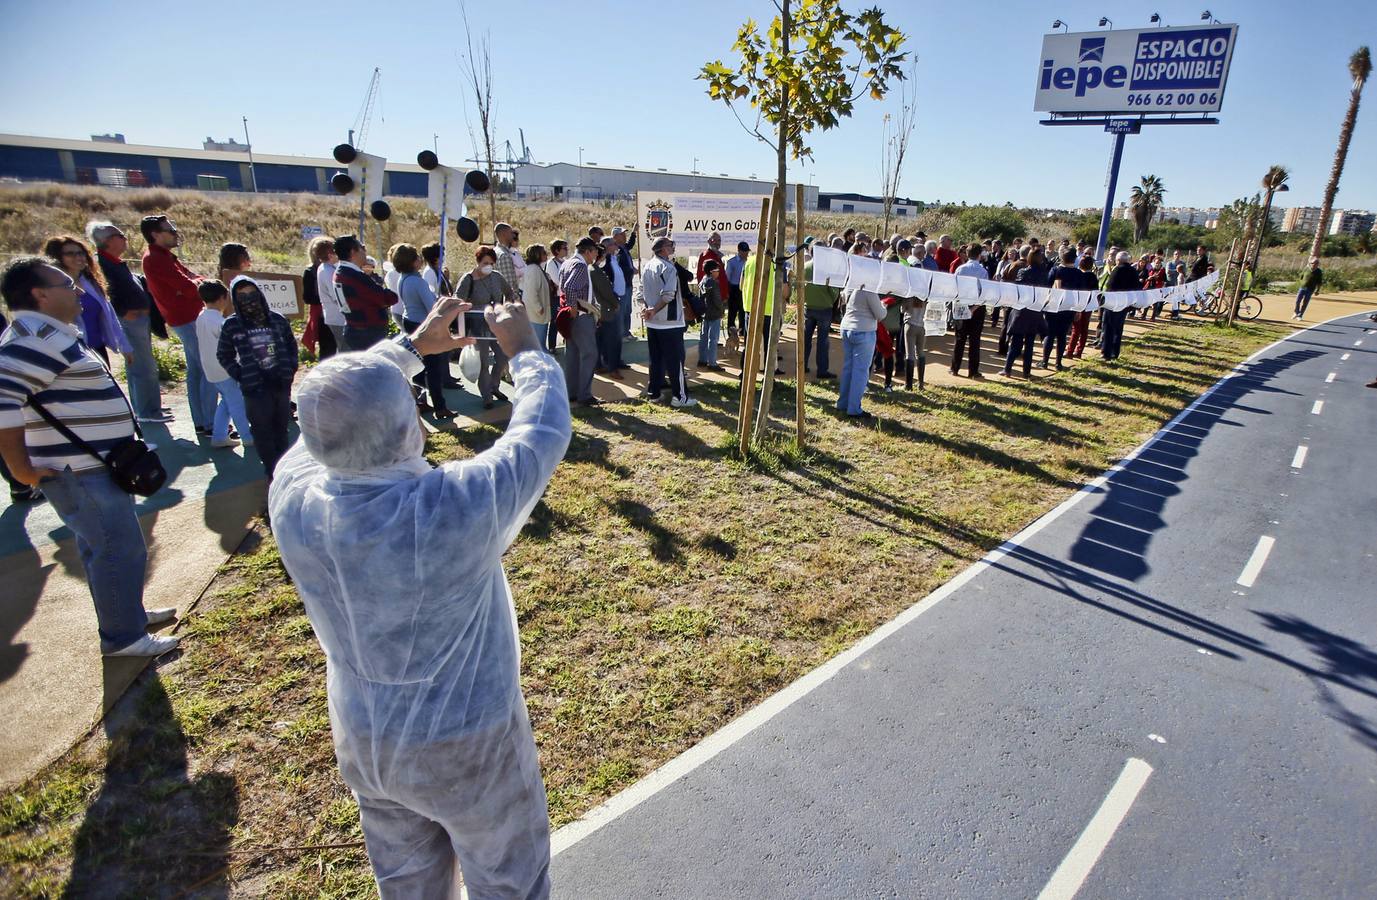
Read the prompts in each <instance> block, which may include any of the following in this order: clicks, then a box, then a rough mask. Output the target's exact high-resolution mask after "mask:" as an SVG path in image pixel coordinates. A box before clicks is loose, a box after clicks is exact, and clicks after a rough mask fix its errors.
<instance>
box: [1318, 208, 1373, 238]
mask: <svg viewBox="0 0 1377 900" xmlns="http://www.w3.org/2000/svg"><path fill="white" fill-rule="evenodd" d="M1374 225H1377V213H1370V212H1368V211H1367V210H1365V209H1336V210H1334V214H1333V216H1332V217H1331V218H1330V220H1329V233H1330V234H1362V233H1363V232H1365V231H1372V230H1373V226H1374Z"/></svg>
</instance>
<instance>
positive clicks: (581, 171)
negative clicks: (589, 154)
mask: <svg viewBox="0 0 1377 900" xmlns="http://www.w3.org/2000/svg"><path fill="white" fill-rule="evenodd" d="M579 202H580V203H581V202H583V148H582V147H580V148H579Z"/></svg>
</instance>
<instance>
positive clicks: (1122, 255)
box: [1115, 250, 1133, 263]
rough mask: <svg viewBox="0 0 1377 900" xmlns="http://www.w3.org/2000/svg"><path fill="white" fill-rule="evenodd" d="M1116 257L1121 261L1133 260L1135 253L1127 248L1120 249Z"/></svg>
mask: <svg viewBox="0 0 1377 900" xmlns="http://www.w3.org/2000/svg"><path fill="white" fill-rule="evenodd" d="M1115 259H1117V260H1118V261H1119V262H1121V263H1126V262H1132V261H1133V254H1132V253H1129V252H1128V251H1127V250H1120V251H1119V255H1118V256H1117V257H1115Z"/></svg>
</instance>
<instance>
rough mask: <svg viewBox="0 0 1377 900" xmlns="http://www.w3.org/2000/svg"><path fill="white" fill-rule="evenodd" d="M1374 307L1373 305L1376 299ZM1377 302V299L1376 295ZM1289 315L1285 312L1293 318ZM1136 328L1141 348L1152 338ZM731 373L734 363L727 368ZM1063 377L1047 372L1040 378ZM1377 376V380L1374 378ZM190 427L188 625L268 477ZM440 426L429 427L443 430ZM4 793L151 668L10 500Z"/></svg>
mask: <svg viewBox="0 0 1377 900" xmlns="http://www.w3.org/2000/svg"><path fill="white" fill-rule="evenodd" d="M1364 296H1366V295H1364ZM1370 296H1371V297H1372V298H1373V299H1377V295H1370ZM1346 297H1347V299H1341V298H1336V297H1321V298H1317V299H1316V301H1315V303H1314V304H1313V305H1312V307H1311V318H1312V319H1314V318H1316V317H1325V316H1332V315H1338V314H1340V313H1342V312H1344V311H1347V310H1349V309H1353V308H1357V306H1359V305H1361V304H1363V303H1364V302H1366V301H1364V300H1363V299H1361V298H1360V297H1359V295H1346ZM1288 302H1289V301H1287V300H1286V298H1273V299H1269V300H1268V303H1267V313H1266V314H1267V315H1268V316H1269V317H1271V318H1273V319H1274V320H1276V321H1285V320H1286V319H1287V315H1286V313H1287V312H1289V308H1286V307H1287V304H1288ZM1284 308H1285V309H1284ZM1154 327H1170V326H1169V325H1167V324H1165V323H1163V324H1152V325H1146V324H1145V325H1139V324H1137V323H1132V324H1130V325H1129V329H1128V334H1129V340H1130V341H1131V340H1132V337H1133V336H1134V335H1135V334H1138V333H1141V331H1142V330H1144V329H1146V328H1154ZM784 335H785V341H784V368H785V370H786V371H787V372H788V373H790V376H788V377H791V376H792V372H793V360H794V352H793V343H792V336H793V330H792V328H786V329H785V332H784ZM687 343H688V347H689V351H688V359H689V362H690V366H691V368H690V378H691V381H701V380H708V379H710V380H727V381H730V382H733V383H734V382H735V381H736V372H737V370H736V369H734V368H733V369H731V371H729V372H728V373H727V374H726V376H725V377H724V376H721V375H717V374H712V373H704V372H703V371H702V370H697V369H693V368H692V363H693V362H695V361H696V359H697V356H696V336H694V335H690V338H689V340H688V341H687ZM951 343H952V338H951V336H947V337H945V338H937V339H933V340H930V341H929V347H930V348H931V353H930V357H931V360H932V361H931V363H930V365H929V367H928V380H929V381H930V382H931V383H934V384H952V383H958V382H961V381H964V379H957V378H953V377H952V376H951V375H950V374H948V372H947V366H948V365H949V362H950V349H951ZM995 343H996V339H995V336H994V334H993V333H992V332H991V333H988V334H987V335H986V338H985V341H984V361H983V363H982V370H983V371H984V372H985V373H986V374H990V373H992V372H994V371H995V370H996V369H997V368H998V367H999V365H1000V361H999V360H997V359H996V358H995V355H994V349H995ZM624 351H625V354H626V358H627V361H628V362H630V363H631V364H632V365H633V367H634V368H633V370H632V371H630V372H628V373H627V376H626V378H625V380H624V381H612V380H609V379H605V378H598V379H597V381H596V385H595V393H596V394H597V396H598V397H600V398H601V399H604V400H620V399H626V398H628V397H632V396H635V394H637V393H638V392H639V391H641V390H642V389H643V388H644V386H645V379H646V365H645V363H646V358H647V357H646V347H645V343H644V341H637V342H634V343H627V344H625V345H624ZM832 359H833V360H834V363H833V368H834V369H839V367H840V360H841V345H840V339H839V338H838V337H837V336H836V335H835V333H834V334H833V336H832ZM724 361H725V362H726V363H728V364H731V363H733V362H734V360H731V359H726V358H725V356H724ZM1050 374H1051V373H1050V372H1044V371H1035V372H1034V377H1048V376H1049V375H1050ZM1374 374H1377V372H1374ZM167 396H168V400H167V402H169V403H171V404H172V405H173V406H175V407H176V408H177V409H178V411H179V415H178V420H177V422H176V423H175V424H174V425H173V426H172V427H171V429H164V428H160V427H153V428H150V429H149V436H150V438H151V439H152V440H155V441H157V442H158V443H159V444H160V447H159V453H160V455H161V456H162V457H163V459H164V461H165V462H166V463H168V465H169V468H170V470H171V475H172V478H171V481H170V482H169V486H168V487H167V488H165V489H164V490H163V491H161V492H159V493H158V494H157V495H156V496H154V497H152V498H148V499H147V500H142V501H140V503H139V513H140V517H141V520H142V522H143V525H144V530H145V534H146V535H147V538H148V542H149V548H150V574H149V584H148V589H147V592H146V602H147V604H148V605H149V606H176V607H177V608H178V609H179V610H180V611H181V612H182V613H183V614H185V613H186V612H187V610H188V608H189V606H190V605H191V604H192V603H194V602H195V600H196V598H197V597H199V596H200V595H201V593H202V592H203V591H204V589H205V588H206V586H207V585H208V584H209V583H210V581H211V580H212V578H213V576H214V574H215V571H216V569H217V568H218V567H219V566H220V565H221V564H222V563H223V562H224V561H225V559H226V558H227V557H228V555H229V554H230V553H232V552H233V550H234V548H236V547H237V546H238V545H239V543H240V541H241V540H242V539H243V537H244V535H245V534H246V533H247V530H248V527H249V523H250V521H251V519H252V518H253V516H254V515H255V513H257V512H258V510H259V509H261V507H262V504H263V482H262V480H261V477H260V476H261V469H260V468H259V465H258V460H257V457H256V456H255V455H253V454H252V452H250V453H249V454H248V456H247V458H246V457H245V454H244V451H242V450H235V451H215V452H211V451H210V449H209V447H208V446H207V445H206V444H205V443H198V442H196V441H194V440H193V437H192V434H191V419H190V414H189V413H188V412H187V410H186V406H185V402H184V397H183V395H181V394H169V395H167ZM449 399H450V403H451V406H452V407H453V408H454V409H456V410H457V411H459V412H460V413H461V417H460V418H459V419H456V420H455V422H454V423H453V424H452V425H447V426H446V427H459V428H462V427H467V426H470V425H473V424H474V423H477V422H494V423H500V422H502V421H504V420H505V418H506V415H507V411H506V408H505V407H499V408H498V409H495V410H492V411H484V410H483V409H482V407H481V405H480V403H479V402H478V399H477V397H476V396H475V392H474V391H473V390H472V389H470V390H467V391H454V392H450V394H449ZM435 424H436V423H433V422H431V423H429V426H430V427H432V428H433V427H434V426H435ZM0 504H5V505H3V506H0V584H2V585H4V587H3V591H2V592H0V639H3V640H2V641H0V734H3V735H5V736H6V737H7V740H5V741H0V787H7V786H11V785H13V784H16V783H18V782H20V781H22V780H23V779H25V778H27V777H28V776H29V775H31V774H33V773H34V772H36V771H38V770H39V769H41V768H42V767H43V766H44V765H46V764H47V763H48V762H50V761H52V760H53V759H55V758H56V757H57V756H59V755H60V754H62V753H63V752H64V751H66V749H67V748H68V747H70V746H71V745H72V744H73V743H74V742H75V741H77V740H78V739H79V738H80V737H81V736H82V735H84V734H85V733H86V732H87V731H89V730H90V728H91V727H92V726H94V725H95V724H96V723H97V722H98V721H99V719H100V717H101V716H102V715H103V714H104V711H105V710H106V709H108V708H109V707H110V705H111V704H112V703H113V702H114V701H115V700H116V699H118V697H119V696H120V694H122V693H123V691H124V690H125V688H127V687H128V685H129V684H130V683H131V682H132V681H133V679H134V677H135V676H136V675H137V674H138V673H139V671H141V669H142V668H143V665H144V664H143V663H142V662H141V661H136V660H116V661H106V660H102V659H101V657H100V656H99V654H98V652H97V649H98V648H97V646H96V638H95V613H94V611H93V610H92V608H91V601H90V596H89V593H88V592H87V589H86V582H85V578H84V576H83V574H82V571H81V566H80V563H79V562H78V561H77V558H76V551H75V548H74V547H73V543H72V538H71V535H70V533H69V532H68V531H67V530H66V529H65V528H64V527H63V526H62V524H61V522H60V521H59V520H58V518H57V516H56V514H55V513H54V512H53V511H52V509H51V508H50V507H48V506H47V505H46V504H41V505H38V506H20V507H14V506H10V505H8V501H7V499H4V498H3V492H0Z"/></svg>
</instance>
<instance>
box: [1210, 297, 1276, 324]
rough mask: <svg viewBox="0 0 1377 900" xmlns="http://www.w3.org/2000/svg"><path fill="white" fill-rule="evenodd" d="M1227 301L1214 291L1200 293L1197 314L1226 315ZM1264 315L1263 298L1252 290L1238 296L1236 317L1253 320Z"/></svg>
mask: <svg viewBox="0 0 1377 900" xmlns="http://www.w3.org/2000/svg"><path fill="white" fill-rule="evenodd" d="M1226 307H1227V303H1226V301H1225V300H1224V298H1223V297H1221V296H1219V294H1217V293H1215V292H1214V291H1206V292H1205V293H1203V294H1201V295H1200V299H1199V300H1197V301H1196V304H1195V314H1196V315H1197V316H1200V317H1202V318H1207V317H1209V316H1216V317H1218V316H1222V315H1224V311H1225V308H1226ZM1260 315H1262V299H1261V298H1259V297H1258V296H1257V295H1256V294H1254V293H1252V292H1251V291H1244V292H1243V296H1242V297H1239V298H1238V312H1237V313H1236V314H1235V318H1238V319H1243V320H1245V321H1249V322H1251V321H1252V320H1253V319H1256V318H1257V317H1258V316H1260Z"/></svg>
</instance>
